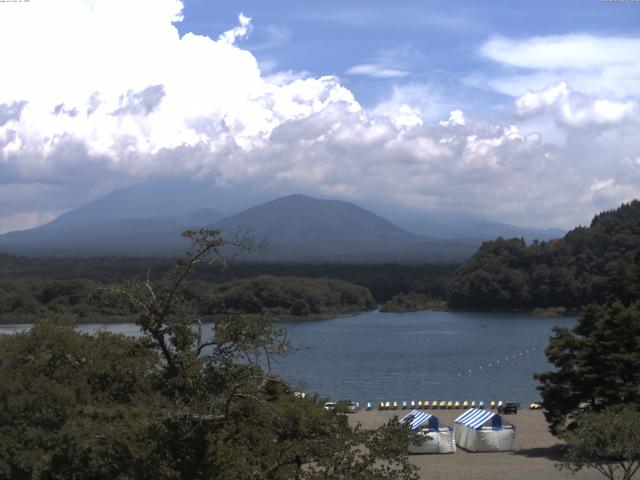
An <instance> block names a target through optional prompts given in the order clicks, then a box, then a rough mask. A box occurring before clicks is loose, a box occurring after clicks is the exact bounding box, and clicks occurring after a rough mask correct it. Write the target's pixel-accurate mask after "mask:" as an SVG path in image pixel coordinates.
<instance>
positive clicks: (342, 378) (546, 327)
mask: <svg viewBox="0 0 640 480" xmlns="http://www.w3.org/2000/svg"><path fill="white" fill-rule="evenodd" d="M576 321H577V319H576V318H536V317H532V316H529V315H524V314H496V313H453V312H416V313H380V312H368V313H363V314H360V315H354V316H349V317H339V318H335V319H330V320H320V321H297V322H287V323H286V327H287V329H288V331H289V333H290V336H291V338H292V339H293V342H294V344H295V345H296V346H298V347H304V348H302V349H301V350H300V351H296V352H294V353H291V354H290V355H289V356H287V357H286V358H284V359H279V360H277V361H276V362H275V364H274V370H276V371H277V372H278V373H279V374H281V375H282V376H283V377H285V378H286V379H288V380H289V381H290V382H292V383H293V385H294V386H296V389H298V390H300V391H306V392H309V393H314V392H320V393H321V394H322V395H323V396H326V397H331V398H333V399H341V398H352V399H355V400H358V401H360V403H361V404H362V403H366V402H368V401H370V402H380V401H381V400H385V401H386V400H389V401H394V400H396V401H399V402H401V401H402V400H407V401H410V400H416V401H417V400H429V401H433V400H453V401H456V400H459V401H463V400H469V401H471V400H476V401H478V400H484V401H485V402H487V401H490V400H504V401H507V400H508V401H517V402H522V403H523V405H524V404H528V403H530V402H531V401H533V400H538V399H539V395H538V392H537V391H536V385H537V383H536V382H535V380H533V378H532V375H533V374H534V373H535V372H543V371H546V370H548V369H549V368H550V366H549V364H548V363H547V362H546V358H545V356H544V352H543V350H544V348H545V347H546V345H547V343H548V339H549V336H550V335H551V328H552V327H553V326H554V325H561V326H567V327H571V326H573V325H575V323H576ZM23 328H25V326H0V333H10V332H12V331H15V330H17V329H23ZM79 328H80V330H82V331H87V332H92V331H96V330H97V329H105V330H110V331H115V332H119V333H123V334H127V335H136V334H137V333H138V332H139V330H138V328H137V327H136V326H135V325H131V324H121V325H82V326H81V327H79Z"/></svg>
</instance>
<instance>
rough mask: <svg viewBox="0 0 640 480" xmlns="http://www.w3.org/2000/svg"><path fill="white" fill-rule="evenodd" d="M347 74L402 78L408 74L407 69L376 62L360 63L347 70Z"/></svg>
mask: <svg viewBox="0 0 640 480" xmlns="http://www.w3.org/2000/svg"><path fill="white" fill-rule="evenodd" d="M347 74H349V75H365V76H367V77H373V78H402V77H406V76H407V75H409V72H408V71H407V70H401V69H398V68H389V67H385V66H383V65H380V64H378V63H362V64H360V65H354V66H353V67H351V68H349V69H348V70H347Z"/></svg>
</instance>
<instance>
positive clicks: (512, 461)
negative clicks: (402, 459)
mask: <svg viewBox="0 0 640 480" xmlns="http://www.w3.org/2000/svg"><path fill="white" fill-rule="evenodd" d="M462 412H463V410H433V411H430V413H432V414H434V415H436V416H437V417H438V418H439V419H440V421H441V422H442V423H445V424H448V425H453V420H454V419H455V418H456V417H457V416H458V415H460V414H461V413H462ZM407 413H408V410H406V411H403V410H396V411H378V410H371V411H368V412H367V411H360V412H358V413H356V414H354V415H351V416H350V421H351V422H353V423H356V422H360V423H361V424H362V425H363V426H364V427H371V428H373V427H378V426H380V425H382V424H383V423H384V422H385V421H387V420H388V419H389V418H391V417H392V416H394V415H397V416H398V417H399V418H402V416H404V415H406V414H407ZM504 418H505V420H507V421H508V422H510V423H512V424H513V425H515V426H516V429H517V450H516V451H515V452H498V453H470V452H467V451H465V450H462V449H461V448H459V447H458V449H457V451H456V453H454V454H446V455H433V454H430V455H411V461H412V462H413V463H414V464H415V465H417V466H419V467H420V478H423V479H429V480H439V479H443V480H445V479H446V480H493V479H503V480H505V479H518V480H534V479H535V480H546V479H549V480H556V479H558V480H560V479H562V480H566V479H571V478H576V479H599V478H602V476H601V475H600V474H599V473H598V472H595V471H591V470H587V471H583V472H580V473H578V474H576V475H573V474H571V473H568V472H564V471H560V470H558V469H557V468H556V467H555V466H554V465H555V463H556V462H557V461H558V454H559V453H558V440H557V439H556V438H555V437H553V436H552V435H551V434H550V433H549V432H548V431H547V424H546V422H545V419H544V415H543V414H542V412H541V411H530V410H520V411H519V412H518V413H517V414H516V415H505V416H504Z"/></svg>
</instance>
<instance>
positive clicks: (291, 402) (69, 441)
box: [0, 231, 417, 480]
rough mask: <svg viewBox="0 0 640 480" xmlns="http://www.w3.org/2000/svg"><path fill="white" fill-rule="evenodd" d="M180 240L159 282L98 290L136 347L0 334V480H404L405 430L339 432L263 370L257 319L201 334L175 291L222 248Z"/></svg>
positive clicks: (46, 331) (55, 335)
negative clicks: (124, 318) (179, 258)
mask: <svg viewBox="0 0 640 480" xmlns="http://www.w3.org/2000/svg"><path fill="white" fill-rule="evenodd" d="M188 236H189V237H190V238H192V239H193V240H194V244H195V247H196V248H195V250H194V251H193V252H192V253H191V254H190V255H189V256H188V258H187V260H186V261H185V262H182V263H180V264H178V266H177V268H176V270H175V271H174V274H173V275H172V277H171V280H170V281H167V282H165V283H163V284H160V285H159V284H157V283H155V282H152V281H150V280H146V279H145V280H143V281H141V282H124V283H120V284H114V285H112V286H111V287H110V289H109V291H108V295H109V296H111V297H113V299H114V300H118V301H123V302H126V303H127V304H128V307H129V308H130V309H131V311H132V312H135V315H136V322H137V324H138V325H140V327H141V329H142V331H143V334H144V335H143V337H142V338H140V339H133V338H126V337H123V336H120V335H114V334H108V333H98V334H96V335H86V334H80V333H78V332H77V331H75V330H74V329H73V328H71V327H70V326H65V325H60V324H56V323H50V322H45V323H40V324H37V325H35V326H34V328H33V329H31V331H29V332H26V333H20V334H16V335H11V336H4V337H0V386H1V387H0V478H3V479H5V478H6V479H12V480H23V479H25V480H26V479H32V478H41V479H65V480H69V479H71V480H75V479H78V480H80V479H83V480H84V479H89V480H91V479H96V480H98V479H100V480H102V479H104V480H106V479H122V480H124V479H133V478H135V479H141V480H144V479H154V480H155V479H185V480H186V479H189V480H198V479H212V478H224V479H230V480H234V479H237V480H240V479H256V480H257V479H273V480H276V479H307V480H329V479H345V480H346V479H355V480H365V479H367V480H368V479H378V480H386V479H389V480H390V479H398V480H411V479H416V478H417V475H416V468H415V467H414V466H412V465H411V464H410V463H409V462H408V458H407V453H406V452H407V447H408V444H409V442H411V441H412V440H413V437H412V435H411V433H410V432H409V430H408V428H407V427H406V426H401V425H399V424H398V422H397V420H395V419H394V420H392V421H390V422H389V423H388V424H386V425H384V426H383V427H382V428H380V429H377V430H363V429H362V428H360V427H355V428H352V427H350V426H349V425H348V422H347V420H346V417H345V416H343V415H336V414H334V413H331V412H327V411H325V410H324V409H323V408H322V407H321V402H319V400H318V399H311V398H300V397H299V396H295V395H293V392H292V391H291V389H290V387H289V386H288V385H287V384H286V382H285V381H284V380H282V379H281V378H279V377H277V376H276V375H275V374H273V373H272V372H271V371H270V369H269V365H270V358H271V357H273V356H275V355H283V354H285V353H286V352H287V350H288V349H289V348H290V345H289V344H288V341H287V336H286V332H285V331H284V330H281V329H278V328H275V327H274V326H273V324H272V323H271V322H270V321H269V320H268V319H267V318H266V317H264V316H252V317H246V316H237V315H232V314H230V315H227V316H224V317H221V318H217V319H216V320H215V322H214V323H212V324H210V325H204V324H203V323H202V319H201V318H200V316H199V313H198V310H197V308H194V307H196V304H194V302H192V301H191V300H190V299H189V298H188V297H187V296H185V295H184V292H185V291H184V289H183V286H184V285H185V283H186V282H187V281H188V279H189V277H190V274H191V272H192V271H193V269H194V268H195V266H196V265H198V264H199V263H201V262H205V261H207V262H208V261H209V260H211V255H212V254H215V253H216V252H218V249H219V248H220V247H222V246H224V245H225V240H224V239H222V238H220V237H219V235H218V234H217V232H215V231H198V232H189V235H188Z"/></svg>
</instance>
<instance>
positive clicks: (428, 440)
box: [400, 410, 456, 453]
mask: <svg viewBox="0 0 640 480" xmlns="http://www.w3.org/2000/svg"><path fill="white" fill-rule="evenodd" d="M400 423H408V424H409V428H411V430H415V431H417V432H418V435H419V436H420V437H422V441H421V442H419V443H416V444H413V445H409V453H454V452H455V451H456V441H455V437H454V434H453V429H452V428H451V427H447V426H445V425H443V426H440V421H439V420H438V417H435V416H433V415H431V414H429V413H427V412H424V411H420V410H412V411H411V412H410V413H409V414H408V415H407V416H405V417H404V418H402V419H401V420H400Z"/></svg>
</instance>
